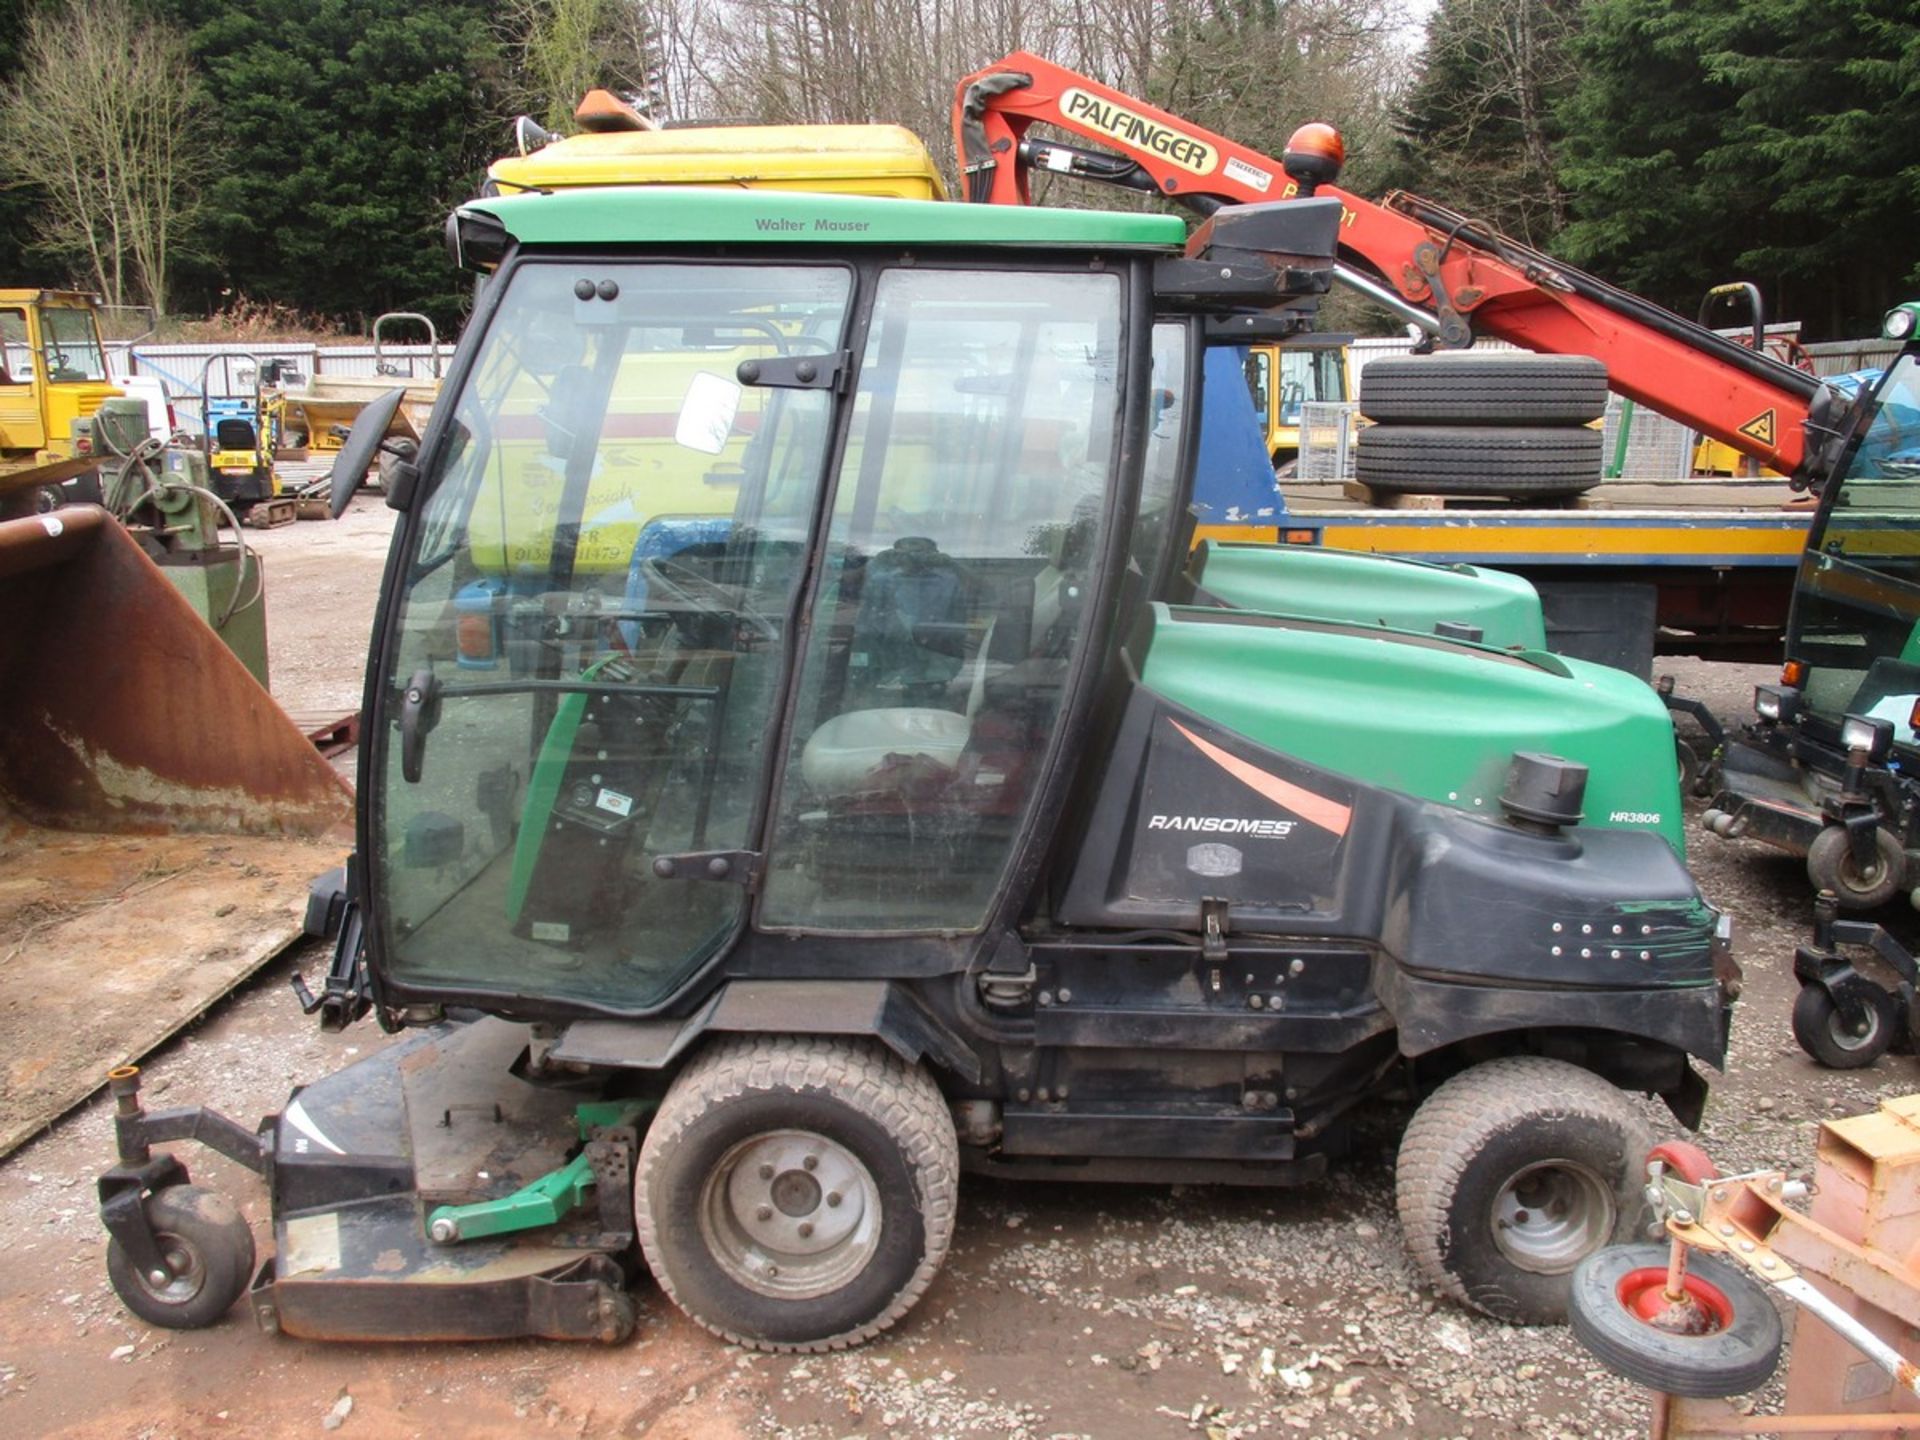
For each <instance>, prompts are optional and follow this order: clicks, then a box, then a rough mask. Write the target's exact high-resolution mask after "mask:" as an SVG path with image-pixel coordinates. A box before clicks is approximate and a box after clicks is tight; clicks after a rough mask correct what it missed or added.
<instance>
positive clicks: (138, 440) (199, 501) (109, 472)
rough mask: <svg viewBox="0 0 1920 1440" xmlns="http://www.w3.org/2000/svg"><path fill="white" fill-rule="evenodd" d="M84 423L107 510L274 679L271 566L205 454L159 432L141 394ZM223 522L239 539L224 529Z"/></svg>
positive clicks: (259, 674)
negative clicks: (218, 489)
mask: <svg viewBox="0 0 1920 1440" xmlns="http://www.w3.org/2000/svg"><path fill="white" fill-rule="evenodd" d="M82 431H85V432H88V433H89V434H90V437H91V440H92V446H93V451H94V453H95V454H97V455H99V456H100V457H102V491H103V503H104V504H105V505H106V507H107V509H109V510H111V511H112V512H113V514H114V515H115V517H116V518H118V519H119V520H120V521H121V523H122V524H124V525H125V526H126V527H127V529H128V531H129V532H130V533H131V534H132V535H133V537H134V539H135V540H137V541H138V542H139V544H140V548H141V550H142V551H144V552H145V554H146V556H147V558H148V559H149V560H151V561H153V563H154V564H155V565H157V566H158V567H159V568H160V573H161V574H163V575H165V576H166V577H167V579H168V580H169V581H171V582H172V583H173V585H174V587H175V588H176V589H177V590H179V591H180V593H181V594H182V595H184V596H186V598H187V601H188V603H189V604H191V605H192V606H193V608H194V610H195V611H196V612H197V613H198V614H199V615H200V617H201V619H203V620H205V621H206V622H207V624H208V625H210V626H211V627H212V628H213V631H214V633H215V634H217V635H218V636H219V637H220V638H221V639H222V640H223V641H225V642H226V645H227V648H228V649H230V650H232V651H233V653H234V654H235V655H236V656H238V657H239V659H240V662H241V663H242V664H243V665H245V666H246V667H247V669H248V670H249V671H250V672H251V673H252V675H253V678H254V679H256V680H258V681H259V682H260V684H261V685H262V686H263V687H265V686H266V685H267V587H266V575H265V573H264V572H263V571H262V569H261V568H260V557H259V556H258V555H256V554H255V553H254V552H253V550H252V548H251V547H250V546H249V545H248V544H247V542H246V540H245V538H244V537H243V536H242V534H241V530H240V522H239V518H238V517H237V516H236V515H235V514H234V513H233V511H232V510H231V509H229V508H228V506H227V505H226V503H225V502H224V501H222V500H221V499H220V497H219V496H218V495H216V494H215V493H214V491H213V487H212V486H211V485H210V484H209V483H208V473H207V458H206V456H205V455H204V454H202V453H201V452H200V451H199V450H192V449H182V448H180V447H178V446H171V445H162V444H161V443H160V442H159V441H158V440H156V439H154V438H153V437H152V436H151V435H150V434H149V433H148V430H147V408H146V404H145V402H144V401H141V400H125V399H116V400H107V401H105V402H104V403H102V405H101V406H100V409H99V410H98V411H97V412H96V413H95V414H94V415H93V417H92V418H91V419H89V420H83V421H80V422H78V424H77V425H76V426H75V432H76V434H80V433H81V432H82ZM223 523H224V524H226V525H228V526H230V527H231V528H232V530H233V534H234V538H233V539H232V540H231V541H223V540H222V539H221V538H220V527H221V525H222V524H223Z"/></svg>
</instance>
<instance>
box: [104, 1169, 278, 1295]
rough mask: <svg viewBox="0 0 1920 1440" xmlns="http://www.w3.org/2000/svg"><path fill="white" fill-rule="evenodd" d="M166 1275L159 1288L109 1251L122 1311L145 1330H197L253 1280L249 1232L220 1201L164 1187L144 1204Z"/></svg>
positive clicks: (116, 1246)
mask: <svg viewBox="0 0 1920 1440" xmlns="http://www.w3.org/2000/svg"><path fill="white" fill-rule="evenodd" d="M146 1205H147V1223H148V1224H149V1225H151V1226H152V1227H153V1233H154V1238H155V1239H156V1240H158V1241H159V1244H160V1252H161V1254H163V1255H165V1256H166V1258H167V1264H168V1266H169V1268H170V1270H171V1272H172V1273H171V1274H170V1275H169V1276H168V1278H167V1279H166V1281H165V1283H160V1282H158V1281H156V1280H155V1278H154V1277H153V1276H151V1275H148V1274H146V1273H145V1272H143V1271H141V1270H139V1269H137V1268H136V1267H135V1266H134V1264H133V1262H132V1261H131V1260H129V1259H128V1258H127V1253H126V1251H125V1250H123V1249H121V1247H120V1242H119V1241H118V1240H115V1241H112V1242H110V1243H109V1244H108V1246H107V1278H108V1279H109V1280H110V1281H112V1282H113V1289H114V1293H115V1294H117V1295H118V1296H119V1297H120V1300H121V1303H123V1304H124V1305H125V1306H126V1307H127V1309H129V1310H131V1311H132V1312H133V1313H134V1314H136V1315H138V1316H139V1317H140V1318H141V1319H142V1320H145V1321H146V1322H147V1323H148V1324H150V1325H160V1326H164V1327H165V1328H166V1329H169V1330H202V1329H205V1328H206V1327H207V1326H209V1325H211V1324H213V1323H214V1322H215V1321H216V1320H218V1319H219V1318H220V1317H221V1316H222V1315H225V1314H226V1313H227V1311H229V1310H230V1309H232V1308H233V1302H234V1301H235V1300H238V1299H239V1298H240V1295H241V1292H242V1291H244V1290H245V1289H246V1288H247V1282H248V1281H249V1280H251V1279H252V1278H253V1231H252V1230H250V1229H248V1228H247V1222H246V1219H245V1217H244V1216H242V1215H241V1213H240V1211H239V1210H238V1209H237V1208H236V1207H235V1206H234V1203H233V1202H232V1201H231V1200H229V1199H227V1197H226V1196H224V1195H221V1194H218V1193H216V1192H215V1191H212V1190H203V1189H201V1188H200V1187H199V1186H197V1185H170V1186H168V1187H167V1188H166V1189H164V1190H156V1191H154V1192H153V1194H152V1195H150V1196H148V1197H147V1202H146Z"/></svg>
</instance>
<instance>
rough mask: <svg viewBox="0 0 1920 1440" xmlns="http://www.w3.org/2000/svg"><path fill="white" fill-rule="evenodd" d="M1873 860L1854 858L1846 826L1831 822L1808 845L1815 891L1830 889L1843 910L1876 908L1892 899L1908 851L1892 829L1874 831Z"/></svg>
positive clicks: (1905, 862)
mask: <svg viewBox="0 0 1920 1440" xmlns="http://www.w3.org/2000/svg"><path fill="white" fill-rule="evenodd" d="M1873 850H1874V854H1873V859H1872V860H1871V861H1870V862H1869V863H1868V864H1866V865H1864V866H1863V865H1861V863H1860V862H1859V861H1858V860H1856V859H1854V858H1853V842H1852V838H1851V837H1850V836H1849V835H1848V834H1847V828H1846V826H1844V825H1829V826H1827V827H1826V829H1824V830H1822V831H1821V832H1820V833H1819V834H1818V835H1816V836H1815V837H1814V840H1813V844H1811V845H1809V846H1808V847H1807V878H1808V879H1809V880H1811V881H1812V882H1813V888H1814V889H1815V890H1831V891H1832V892H1833V894H1834V898H1835V899H1836V900H1838V901H1839V902H1840V908H1841V909H1842V910H1873V909H1876V908H1878V907H1879V906H1881V905H1884V904H1886V903H1887V901H1889V900H1891V899H1892V898H1893V893H1894V891H1896V890H1898V889H1899V888H1900V881H1901V878H1902V877H1903V876H1904V875H1905V874H1906V869H1907V852H1906V851H1905V849H1903V848H1902V847H1901V844H1900V842H1899V841H1898V840H1897V839H1895V838H1894V837H1893V835H1892V833H1891V832H1889V831H1887V830H1884V829H1876V830H1875V831H1874V832H1873Z"/></svg>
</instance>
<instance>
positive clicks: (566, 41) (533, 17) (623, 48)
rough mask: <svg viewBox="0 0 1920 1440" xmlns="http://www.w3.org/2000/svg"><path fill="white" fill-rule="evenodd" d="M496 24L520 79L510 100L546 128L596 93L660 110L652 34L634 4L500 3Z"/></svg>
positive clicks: (644, 9) (649, 21)
mask: <svg viewBox="0 0 1920 1440" xmlns="http://www.w3.org/2000/svg"><path fill="white" fill-rule="evenodd" d="M500 23H501V29H502V32H503V33H504V35H505V38H506V42H507V45H508V47H509V49H510V50H511V51H512V52H513V57H514V60H515V62H516V70H517V72H518V76H519V84H518V86H517V87H516V89H517V91H518V94H517V96H516V97H515V98H516V99H517V101H518V103H519V105H520V106H521V107H522V108H523V109H524V110H525V112H526V113H527V114H530V115H532V116H534V118H536V119H538V120H539V121H541V122H542V123H543V124H545V125H546V126H548V127H549V128H550V129H563V128H565V127H566V125H567V122H568V121H569V120H570V119H571V118H572V116H573V111H574V107H575V106H576V105H578V104H579V103H580V97H581V96H583V95H584V94H586V92H587V91H589V90H591V89H594V88H595V87H603V88H606V89H610V90H613V91H615V92H617V93H618V94H619V95H621V96H622V97H623V98H625V99H627V100H630V101H632V102H635V103H637V104H639V105H641V106H643V107H646V108H648V109H652V108H655V107H657V106H658V105H659V103H660V100H661V94H660V89H661V78H662V77H661V74H660V70H659V64H658V54H659V46H658V36H657V33H656V25H655V21H654V16H653V14H652V7H650V6H648V5H646V4H644V3H641V0H507V4H506V5H505V7H504V8H503V10H502V12H501V22H500Z"/></svg>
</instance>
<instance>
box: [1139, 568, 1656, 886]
mask: <svg viewBox="0 0 1920 1440" xmlns="http://www.w3.org/2000/svg"><path fill="white" fill-rule="evenodd" d="M1140 677H1141V681H1142V683H1144V684H1145V685H1146V686H1147V687H1148V688H1149V689H1151V690H1153V691H1155V692H1156V693H1158V694H1160V695H1163V696H1165V697H1166V698H1167V699H1169V700H1172V701H1174V702H1175V703H1176V704H1179V705H1184V706H1186V707H1187V708H1188V709H1190V710H1193V711H1195V712H1197V713H1198V714H1201V715H1204V716H1206V717H1207V718H1208V719H1209V720H1212V721H1214V722H1215V723H1217V724H1220V725H1224V726H1226V727H1228V728H1229V729H1232V730H1236V731H1238V732H1239V733H1240V734H1242V735H1244V736H1246V737H1247V738H1248V739H1249V740H1252V741H1254V742H1256V743H1258V744H1261V745H1264V746H1267V747H1268V748H1269V749H1272V750H1276V751H1278V752H1280V753H1281V754H1284V755H1291V756H1294V757H1296V758H1298V759H1301V760H1304V761H1306V762H1307V763H1308V764H1310V765H1318V766H1321V767H1322V768H1324V769H1327V770H1332V771H1335V772H1337V773H1339V774H1342V775H1348V776H1351V777H1353V778H1354V779H1356V780H1359V781H1361V782H1362V783H1364V784H1368V785H1377V786H1381V787H1383V788H1385V789H1389V790H1398V791H1401V792H1403V793H1405V794H1409V795H1417V796H1420V797H1421V798H1423V799H1427V800H1434V801H1438V802H1440V803H1442V804H1447V805H1454V806H1457V807H1459V808H1460V809H1462V810H1467V811H1471V812H1473V813H1474V814H1480V815H1486V816H1488V817H1490V818H1493V819H1498V818H1500V816H1501V813H1502V812H1501V810H1500V792H1501V790H1502V788H1503V787H1504V786H1505V784H1506V777H1507V767H1508V765H1509V764H1510V763H1511V761H1512V759H1513V755H1514V752H1515V751H1517V750H1539V751H1546V752H1548V753H1550V754H1554V755H1560V756H1563V757H1565V758H1566V759H1569V760H1574V761H1578V762H1579V763H1580V764H1582V765H1585V766H1586V767H1587V770H1588V776H1587V793H1586V807H1585V808H1586V820H1585V822H1584V823H1586V824H1588V825H1604V826H1610V827H1613V828H1618V829H1632V830H1651V831H1653V832H1655V833H1656V834H1658V835H1660V836H1662V837H1663V838H1664V839H1665V840H1666V841H1667V843H1668V844H1670V845H1671V846H1673V848H1674V851H1675V853H1676V854H1680V855H1682V856H1684V855H1685V853H1686V851H1685V841H1684V838H1683V830H1682V826H1681V813H1680V782H1679V777H1678V774H1677V772H1676V769H1675V765H1674V758H1673V722H1672V721H1671V720H1670V719H1669V718H1668V716H1667V712H1666V707H1665V706H1664V705H1663V704H1662V703H1661V701H1660V697H1659V696H1658V695H1656V694H1655V693H1654V692H1653V690H1652V689H1651V688H1650V687H1649V686H1647V685H1645V684H1643V683H1642V682H1640V681H1639V680H1636V679H1635V678H1634V677H1633V676H1631V675H1628V674H1627V673H1626V672H1624V671H1621V670H1614V669H1611V668H1610V667H1608V666H1605V665H1592V664H1588V663H1586V662H1584V661H1579V660H1571V659H1567V658H1564V657H1562V656H1558V655H1549V654H1547V653H1545V652H1544V651H1537V650H1535V651H1527V652H1525V653H1523V654H1517V653H1513V652H1509V651H1502V650H1499V649H1496V648H1494V647H1492V646H1489V645H1469V644H1463V643H1460V642H1458V641H1450V640H1439V639H1436V638H1435V637H1433V636H1432V635H1430V634H1426V635H1423V634H1416V633H1413V632H1409V631H1394V630H1384V629H1378V628H1369V627H1365V626H1361V625H1354V624H1343V623H1339V622H1331V621H1316V620H1311V619H1300V618H1294V617H1283V616H1277V615H1258V614H1251V613H1248V612H1245V611H1231V610H1201V609H1187V608H1175V607H1170V606H1166V605H1155V606H1154V607H1153V616H1152V626H1151V634H1150V636H1149V638H1148V641H1147V644H1146V646H1145V655H1144V659H1143V660H1142V662H1141V664H1140Z"/></svg>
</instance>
